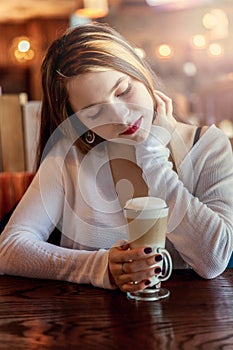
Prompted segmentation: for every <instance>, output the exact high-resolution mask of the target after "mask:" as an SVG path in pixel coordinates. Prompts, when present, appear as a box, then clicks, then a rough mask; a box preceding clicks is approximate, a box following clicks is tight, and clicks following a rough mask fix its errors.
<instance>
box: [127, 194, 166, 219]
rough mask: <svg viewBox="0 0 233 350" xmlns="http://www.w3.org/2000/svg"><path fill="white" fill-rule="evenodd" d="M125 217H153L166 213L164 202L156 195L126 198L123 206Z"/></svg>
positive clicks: (160, 216)
mask: <svg viewBox="0 0 233 350" xmlns="http://www.w3.org/2000/svg"><path fill="white" fill-rule="evenodd" d="M124 211H125V215H126V217H127V218H131V219H134V218H140V219H155V218H162V217H166V216H167V215H168V207H167V205H166V202H165V201H164V200H163V199H161V198H156V197H137V198H132V199H130V200H128V201H127V202H126V204H125V207H124Z"/></svg>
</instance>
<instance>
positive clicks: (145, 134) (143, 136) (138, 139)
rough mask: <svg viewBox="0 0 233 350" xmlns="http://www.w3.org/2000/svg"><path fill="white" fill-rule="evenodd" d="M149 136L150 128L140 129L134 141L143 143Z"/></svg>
mask: <svg viewBox="0 0 233 350" xmlns="http://www.w3.org/2000/svg"><path fill="white" fill-rule="evenodd" d="M148 136H149V131H148V130H140V131H139V132H138V133H137V135H135V138H134V141H135V142H136V143H142V142H144V141H145V140H146V139H147V138H148Z"/></svg>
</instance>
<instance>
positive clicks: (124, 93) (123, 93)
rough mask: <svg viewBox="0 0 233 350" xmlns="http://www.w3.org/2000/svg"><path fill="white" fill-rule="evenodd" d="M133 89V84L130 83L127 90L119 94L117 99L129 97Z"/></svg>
mask: <svg viewBox="0 0 233 350" xmlns="http://www.w3.org/2000/svg"><path fill="white" fill-rule="evenodd" d="M131 89H132V84H130V83H129V84H128V86H127V88H126V89H125V90H124V91H122V92H120V93H118V94H117V97H121V96H124V95H127V94H128V93H129V92H130V91H131Z"/></svg>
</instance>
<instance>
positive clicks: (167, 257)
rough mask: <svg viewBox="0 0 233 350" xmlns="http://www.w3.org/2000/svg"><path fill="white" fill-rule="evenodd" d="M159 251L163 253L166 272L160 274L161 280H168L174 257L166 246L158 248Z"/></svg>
mask: <svg viewBox="0 0 233 350" xmlns="http://www.w3.org/2000/svg"><path fill="white" fill-rule="evenodd" d="M157 252H158V253H160V254H162V256H163V263H164V268H163V270H164V273H162V274H161V275H159V276H158V278H159V279H160V280H161V281H166V280H167V279H168V278H169V277H170V276H171V273H172V258H171V255H170V254H169V252H168V251H167V250H166V249H165V248H158V249H157Z"/></svg>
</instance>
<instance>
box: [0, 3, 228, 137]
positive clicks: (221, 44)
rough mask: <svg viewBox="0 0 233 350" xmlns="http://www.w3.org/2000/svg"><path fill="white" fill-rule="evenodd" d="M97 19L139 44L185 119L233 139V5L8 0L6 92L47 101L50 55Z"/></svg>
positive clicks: (4, 18)
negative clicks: (70, 33) (44, 80)
mask: <svg viewBox="0 0 233 350" xmlns="http://www.w3.org/2000/svg"><path fill="white" fill-rule="evenodd" d="M90 3H91V5H90ZM90 6H91V7H95V9H96V8H97V7H100V9H101V11H98V12H95V11H94V12H93V11H91V9H90V8H89V7H90ZM87 10H88V11H87ZM93 20H95V21H99V22H103V23H108V24H110V25H111V26H113V27H114V28H115V29H117V30H118V31H119V32H120V33H121V34H123V35H124V36H125V37H126V38H127V39H129V40H130V41H131V42H132V43H133V44H135V45H136V47H137V49H138V50H139V52H140V54H141V55H143V56H144V57H145V59H146V60H147V61H148V62H149V63H150V65H151V67H152V69H153V70H154V71H155V72H156V73H157V74H158V75H159V77H160V78H162V80H163V81H164V83H165V86H166V89H167V91H168V93H169V94H170V95H171V96H172V97H173V98H174V106H175V110H176V112H177V114H179V116H180V117H181V118H182V119H184V120H188V121H189V122H192V123H199V124H200V123H201V124H212V123H216V124H218V125H219V124H220V125H221V126H222V127H223V128H224V130H226V132H227V133H228V134H229V135H230V136H231V133H232V125H231V123H232V120H233V98H232V96H233V0H222V1H220V0H212V1H211V0H177V1H171V0H170V1H169V0H164V1H161V0H158V1H156V0H147V1H146V0H85V3H83V2H82V1H81V0H24V1H20V0H0V86H1V92H2V94H17V93H22V92H23V93H25V95H24V96H26V97H25V98H27V99H28V100H40V98H41V88H40V65H41V61H42V59H43V56H44V53H45V51H46V49H47V48H48V46H49V45H50V43H51V42H52V41H53V40H54V38H55V37H56V36H57V35H58V34H60V33H62V32H63V31H64V30H65V29H66V28H67V27H68V26H75V25H79V24H81V23H84V22H88V21H93Z"/></svg>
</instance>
